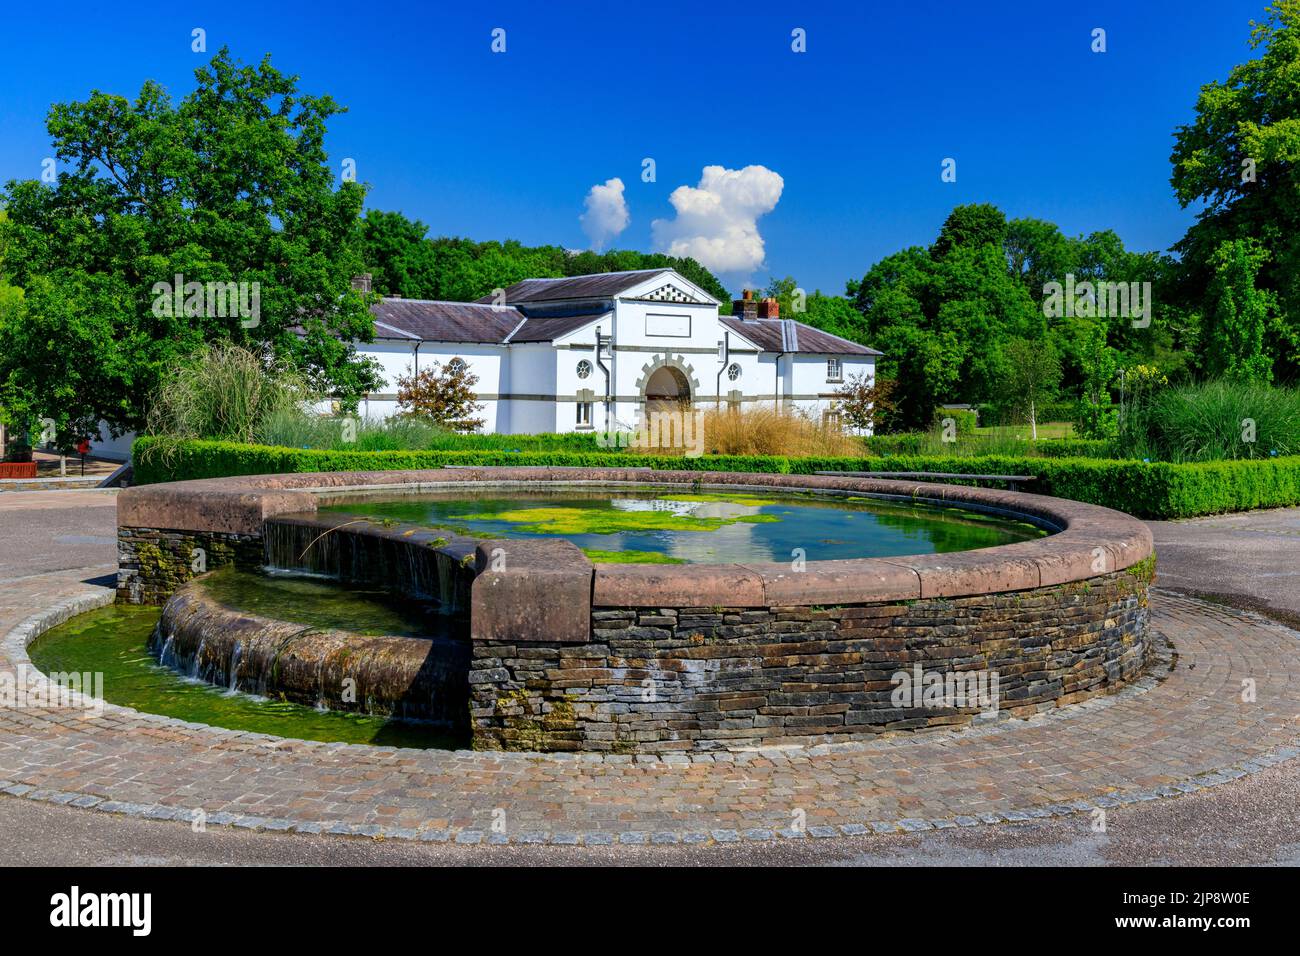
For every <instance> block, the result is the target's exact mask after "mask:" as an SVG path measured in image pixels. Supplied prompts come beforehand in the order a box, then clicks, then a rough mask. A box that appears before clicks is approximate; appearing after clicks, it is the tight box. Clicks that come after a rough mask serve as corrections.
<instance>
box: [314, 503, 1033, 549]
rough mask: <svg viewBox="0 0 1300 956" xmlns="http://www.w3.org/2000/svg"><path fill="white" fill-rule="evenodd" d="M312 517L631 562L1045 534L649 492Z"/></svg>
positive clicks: (982, 519)
mask: <svg viewBox="0 0 1300 956" xmlns="http://www.w3.org/2000/svg"><path fill="white" fill-rule="evenodd" d="M319 511H320V513H322V514H332V515H342V516H347V517H349V518H365V519H369V520H372V521H379V522H394V521H396V522H401V523H402V524H404V525H407V526H419V527H425V528H430V529H433V530H435V531H439V532H443V533H445V534H448V535H450V534H458V535H466V536H471V537H476V538H481V539H482V538H537V539H546V538H562V539H564V540H567V541H571V542H573V544H575V545H577V546H578V548H579V549H581V550H582V552H583V553H584V554H586V555H587V556H588V557H589V558H591V560H593V561H598V562H617V563H633V564H723V563H732V562H736V563H740V562H746V561H789V560H792V559H793V558H795V557H798V556H802V557H803V558H804V559H805V560H837V559H845V558H883V557H890V556H894V555H902V554H935V553H946V552H950V551H969V550H975V549H978V548H991V547H996V546H998V545H1003V544H1011V543H1012V542H1015V541H1027V540H1032V539H1034V538H1038V537H1041V536H1043V535H1044V534H1046V533H1047V532H1046V531H1045V530H1043V529H1042V528H1041V527H1040V526H1038V525H1036V524H1032V523H1030V522H1028V521H1023V520H1017V519H1014V518H1009V517H1002V516H997V515H990V514H984V513H980V512H977V511H971V510H969V509H962V508H945V507H938V506H935V505H928V504H921V503H916V502H893V501H885V500H882V499H879V498H868V497H862V496H830V495H820V494H812V493H805V494H788V493H787V494H780V493H777V494H772V493H768V494H755V493H752V492H751V493H745V492H718V491H714V492H703V491H697V492H690V491H676V490H673V489H669V488H654V487H642V488H637V487H631V488H621V487H616V488H599V487H596V488H591V487H575V486H568V487H564V488H562V489H559V490H537V491H534V490H529V489H521V490H511V491H509V492H503V491H499V490H498V491H484V492H481V493H478V494H472V493H471V494H467V493H466V492H465V491H461V490H457V491H443V492H425V493H422V494H407V495H392V494H377V495H363V496H342V497H338V498H335V497H326V498H323V499H322V501H321V505H320V508H319Z"/></svg>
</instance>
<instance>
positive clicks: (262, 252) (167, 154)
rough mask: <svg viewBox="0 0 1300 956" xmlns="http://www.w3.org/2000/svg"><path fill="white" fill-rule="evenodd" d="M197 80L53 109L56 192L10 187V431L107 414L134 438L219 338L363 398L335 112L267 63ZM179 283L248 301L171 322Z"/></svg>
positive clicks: (213, 68) (72, 432)
mask: <svg viewBox="0 0 1300 956" xmlns="http://www.w3.org/2000/svg"><path fill="white" fill-rule="evenodd" d="M195 77H196V81H197V83H196V87H195V89H194V90H193V91H192V92H190V93H189V94H188V95H186V96H185V97H184V98H183V99H182V100H180V102H179V103H176V102H173V100H172V99H171V97H170V96H169V95H168V94H167V92H166V91H165V90H164V89H163V87H162V86H160V85H159V84H157V83H155V82H152V81H150V82H146V83H145V84H144V86H143V87H142V88H141V90H140V93H139V95H138V96H136V97H135V98H134V99H133V100H128V99H127V98H125V97H122V96H118V95H114V94H110V93H104V92H100V91H93V92H92V93H91V94H90V97H89V98H88V99H86V100H84V101H81V102H72V103H60V104H56V105H55V106H54V107H53V108H52V109H51V110H50V112H49V115H48V118H47V121H46V126H47V129H48V131H49V134H50V137H51V139H52V141H53V144H54V150H55V156H56V158H57V163H58V168H59V170H60V171H59V173H58V178H57V181H56V182H55V183H54V184H52V185H47V184H43V183H41V182H37V181H34V180H25V181H11V182H9V183H8V184H7V186H6V187H5V191H4V196H3V200H4V204H5V206H6V209H7V213H8V220H7V222H5V223H4V224H3V225H2V226H0V233H2V236H3V238H2V240H0V242H2V243H3V246H4V249H5V254H4V271H5V275H4V277H3V278H4V279H5V281H7V282H8V283H9V284H11V285H14V286H18V287H21V288H22V289H24V291H25V295H24V297H23V299H22V301H21V302H20V303H19V304H18V305H17V306H15V305H14V304H13V302H12V301H11V300H7V301H8V302H9V304H8V305H5V306H4V307H3V308H0V407H3V408H4V409H5V414H6V416H7V417H8V419H9V420H10V421H11V423H16V424H17V425H18V426H19V427H32V426H33V424H34V422H35V421H36V420H38V419H41V418H48V419H52V420H53V421H54V422H55V424H56V426H57V428H58V434H59V440H60V442H61V443H63V444H65V445H66V444H67V443H69V442H70V441H72V440H74V439H75V438H76V437H79V436H81V435H85V434H89V433H91V432H93V431H94V429H95V427H96V425H97V423H98V422H99V421H101V420H103V421H106V422H107V423H108V424H109V426H110V429H111V430H113V431H114V432H121V431H126V430H131V429H138V428H140V427H141V426H142V425H143V424H144V418H145V412H146V405H147V402H148V397H149V395H150V394H151V393H152V392H153V391H154V389H155V388H156V386H157V385H158V382H159V380H160V377H161V376H162V374H163V373H164V372H165V371H166V370H167V369H169V368H171V367H173V366H174V365H175V364H176V363H177V361H178V360H179V358H180V357H181V356H182V355H185V354H188V353H190V352H192V351H193V350H194V349H196V348H197V347H199V346H201V345H203V344H205V343H209V342H213V341H227V340H228V341H234V342H237V343H239V344H242V345H246V346H250V347H255V348H258V349H260V350H261V351H262V352H263V354H266V355H267V356H268V358H269V357H270V356H271V355H274V356H275V357H277V358H279V359H281V360H283V361H288V362H290V363H291V364H293V365H295V366H297V367H298V368H300V369H301V370H302V371H303V372H304V373H305V374H307V375H308V376H309V377H310V378H311V380H312V382H313V384H315V385H316V386H318V387H320V388H322V389H324V390H327V391H329V392H331V393H333V394H335V395H338V396H339V397H341V398H343V399H344V400H345V401H351V400H354V399H355V398H356V397H358V396H359V395H360V394H362V393H363V392H364V391H366V390H367V389H368V388H371V387H373V385H374V382H375V378H374V373H373V370H372V369H371V368H370V366H369V365H368V364H367V363H365V362H363V361H360V360H359V359H358V357H357V356H356V354H355V351H354V349H353V347H352V343H353V342H354V341H356V340H366V339H369V338H370V337H371V336H372V335H373V322H372V320H371V317H370V314H369V310H368V308H367V303H366V301H365V299H364V296H362V295H361V294H358V293H355V292H353V291H352V289H351V281H350V280H351V277H352V276H353V275H354V274H355V273H356V272H359V271H360V269H361V264H362V260H361V257H360V255H359V251H358V250H359V241H358V239H359V236H358V229H359V227H358V221H359V220H358V216H359V214H360V210H361V205H362V202H363V198H364V189H363V187H362V186H361V185H360V184H358V183H356V182H342V183H338V182H337V180H338V179H339V172H340V171H339V170H338V169H335V168H332V167H331V166H330V164H329V161H328V157H327V154H326V152H325V147H324V139H325V132H326V124H327V122H328V120H329V119H330V117H332V116H334V115H335V114H337V113H339V112H341V111H342V108H341V107H340V106H339V105H338V104H337V103H335V102H334V100H333V99H331V98H330V97H329V96H314V95H309V94H306V93H303V92H300V91H299V89H298V78H297V77H294V76H289V75H285V74H282V73H280V72H279V71H278V70H276V69H275V68H274V67H273V66H272V65H271V62H270V59H269V58H267V59H264V60H263V61H262V62H261V63H260V64H258V65H256V66H245V65H241V64H239V63H238V62H236V61H235V60H234V59H233V58H232V57H231V56H230V54H229V52H228V51H227V50H225V49H222V50H221V51H220V52H219V53H217V54H216V56H214V57H213V59H212V60H211V62H210V63H209V64H208V65H207V66H205V67H203V68H200V69H199V70H197V71H196V72H195ZM177 275H180V276H183V282H184V283H191V282H197V283H209V282H221V283H227V282H233V283H247V284H248V285H247V286H246V287H245V288H246V289H248V290H252V289H254V288H256V289H257V290H258V304H257V307H256V309H254V310H251V312H250V314H247V315H245V314H240V313H238V312H235V310H233V309H230V308H226V307H221V306H218V305H217V304H216V303H214V302H212V301H211V299H210V298H208V299H203V298H199V299H191V297H190V296H189V295H188V294H186V296H185V298H186V300H187V303H193V304H192V305H190V304H187V305H185V306H184V307H183V308H181V309H180V310H179V312H177V310H175V309H174V308H167V307H166V306H167V305H169V303H167V302H165V301H164V299H165V298H166V297H165V296H163V297H161V298H160V295H159V284H160V283H167V284H172V283H174V282H175V277H176V276H177ZM254 284H256V285H255V286H254ZM245 304H251V294H249V295H248V296H247V298H246V299H245ZM246 311H250V310H246ZM219 312H226V313H227V314H226V315H224V316H222V315H219V314H215V313H219ZM231 313H234V314H231ZM253 313H255V314H253Z"/></svg>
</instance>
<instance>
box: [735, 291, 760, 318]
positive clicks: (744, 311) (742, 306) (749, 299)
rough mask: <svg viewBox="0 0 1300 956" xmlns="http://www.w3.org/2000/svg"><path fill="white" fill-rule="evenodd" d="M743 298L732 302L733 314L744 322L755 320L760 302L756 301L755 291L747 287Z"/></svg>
mask: <svg viewBox="0 0 1300 956" xmlns="http://www.w3.org/2000/svg"><path fill="white" fill-rule="evenodd" d="M742 296H743V298H740V299H736V300H735V301H734V302H732V303H731V314H732V315H734V316H735V317H736V318H738V319H740V320H742V321H744V322H753V321H754V320H755V319H757V318H758V303H757V302H755V301H754V291H753V290H752V289H746V290H745V291H744V292H743V293H742Z"/></svg>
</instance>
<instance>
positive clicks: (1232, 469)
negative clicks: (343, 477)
mask: <svg viewBox="0 0 1300 956" xmlns="http://www.w3.org/2000/svg"><path fill="white" fill-rule="evenodd" d="M154 444H156V442H155V441H154V440H153V439H149V438H141V439H139V440H137V441H136V444H135V450H134V459H135V463H136V464H135V480H136V483H137V484H150V483H153V482H158V481H179V480H183V479H188V478H218V477H224V476H227V475H259V474H276V473H285V472H311V471H394V470H400V469H419V468H438V467H441V466H443V465H558V466H586V467H649V468H658V469H676V470H693V471H752V472H769V473H777V474H812V473H813V472H816V471H831V470H839V471H929V472H951V473H954V474H969V475H976V474H999V475H1033V476H1034V478H1035V480H1034V481H1033V482H1031V483H1030V484H1029V485H1028V486H1027V489H1028V490H1030V491H1034V492H1037V493H1039V494H1045V495H1054V496H1056V497H1058V498H1070V499H1073V500H1075V501H1087V502H1091V503H1093V504H1098V505H1104V506H1106V507H1109V508H1115V509H1117V510H1120V511H1127V512H1128V513H1130V514H1134V515H1137V516H1138V517H1142V518H1190V517H1195V516H1196V515H1205V514H1217V513H1220V512H1226V511H1246V510H1249V509H1252V508H1279V507H1285V506H1288V505H1296V504H1300V457H1290V458H1272V459H1267V460H1256V461H1222V462H1207V463H1198V464H1186V465H1182V464H1170V463H1168V462H1151V463H1149V464H1148V463H1146V462H1140V461H1116V460H1112V459H1102V458H1025V457H1017V456H1005V455H986V456H980V457H969V456H962V457H958V456H952V457H937V456H921V455H882V456H872V457H869V458H861V457H846V458H825V457H815V458H782V457H778V456H763V455H749V456H747V455H703V456H701V457H699V458H681V457H674V456H656V455H639V454H627V453H621V454H613V453H609V454H606V453H601V454H581V453H559V452H556V453H543V452H522V453H520V454H511V453H509V452H455V451H432V452H382V451H380V452H357V451H314V450H310V449H296V448H271V447H267V446H262V445H240V444H236V443H233V442H207V441H196V442H187V443H184V444H182V445H180V446H179V447H178V448H176V449H174V450H173V453H172V454H171V455H170V456H168V457H163V456H160V455H158V454H156V453H151V451H150V448H151V446H153V445H154Z"/></svg>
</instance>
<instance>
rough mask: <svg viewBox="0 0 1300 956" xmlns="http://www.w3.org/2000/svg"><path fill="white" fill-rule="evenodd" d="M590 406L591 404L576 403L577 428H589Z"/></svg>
mask: <svg viewBox="0 0 1300 956" xmlns="http://www.w3.org/2000/svg"><path fill="white" fill-rule="evenodd" d="M591 405H592V403H591V402H579V403H578V427H579V428H590V427H591Z"/></svg>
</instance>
